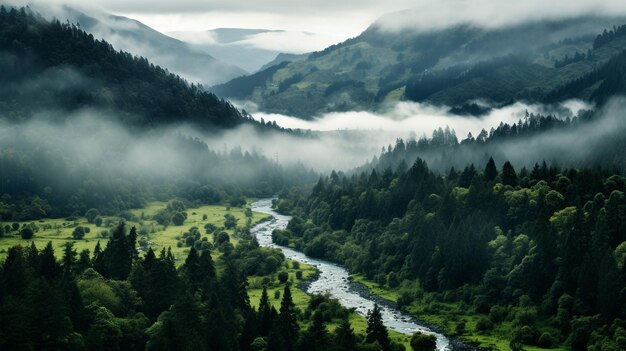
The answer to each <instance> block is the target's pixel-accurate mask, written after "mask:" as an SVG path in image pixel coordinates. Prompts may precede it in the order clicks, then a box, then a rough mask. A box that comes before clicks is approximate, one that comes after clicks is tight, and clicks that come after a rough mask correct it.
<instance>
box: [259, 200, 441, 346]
mask: <svg viewBox="0 0 626 351" xmlns="http://www.w3.org/2000/svg"><path fill="white" fill-rule="evenodd" d="M252 211H256V212H261V213H266V214H269V215H272V216H273V217H274V218H273V219H272V220H270V221H266V222H262V223H259V224H257V225H256V226H254V227H253V228H252V229H251V232H252V234H253V235H255V236H256V238H257V240H258V242H259V245H261V246H263V247H272V248H277V249H280V250H281V251H282V252H283V254H284V255H285V257H287V258H289V259H292V260H295V261H299V262H302V263H306V264H309V265H311V266H314V267H315V268H317V270H318V271H319V277H318V278H317V279H316V280H315V281H313V282H312V283H311V284H310V285H309V287H308V290H307V293H324V292H328V293H329V294H330V296H332V297H334V298H335V299H337V300H339V302H340V303H341V304H342V305H343V306H345V307H347V308H354V309H355V310H356V312H357V313H359V314H361V315H363V316H366V315H367V312H368V311H370V310H372V309H373V308H374V300H373V299H370V298H366V297H364V296H362V295H361V294H359V293H358V291H356V290H355V289H354V288H353V287H352V286H351V284H350V281H349V279H348V277H349V275H350V274H349V273H348V270H347V269H345V268H344V267H342V266H339V265H337V264H335V263H332V262H328V261H324V260H319V259H315V258H311V257H308V256H306V255H305V254H304V253H302V252H300V251H296V250H294V249H291V248H288V247H285V246H280V245H276V244H274V243H273V242H272V232H273V231H274V229H285V228H286V227H287V223H289V220H290V219H291V217H289V216H284V215H281V214H279V213H277V212H275V211H274V210H272V199H263V200H259V201H256V202H254V203H253V204H252ZM380 309H381V314H382V317H383V322H384V324H385V326H386V327H387V328H388V329H391V330H393V331H396V332H399V333H402V334H408V335H410V334H413V333H415V332H418V331H419V332H422V333H426V334H432V335H435V336H436V337H437V350H438V351H447V350H452V349H453V347H452V346H451V343H450V340H449V339H448V338H447V337H446V336H445V335H443V334H440V333H437V332H434V331H432V330H430V329H429V328H428V327H426V326H424V325H420V324H419V323H418V322H417V321H416V320H415V319H414V318H412V317H411V316H409V315H407V314H405V313H403V312H401V311H399V310H397V309H395V308H392V307H389V306H384V305H381V306H380Z"/></svg>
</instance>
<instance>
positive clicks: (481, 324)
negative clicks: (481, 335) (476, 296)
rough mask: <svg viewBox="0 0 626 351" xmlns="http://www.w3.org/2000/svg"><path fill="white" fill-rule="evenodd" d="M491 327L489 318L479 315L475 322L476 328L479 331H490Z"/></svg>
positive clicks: (491, 323)
mask: <svg viewBox="0 0 626 351" xmlns="http://www.w3.org/2000/svg"><path fill="white" fill-rule="evenodd" d="M492 329H493V322H491V321H490V320H489V318H487V317H480V319H479V320H478V322H476V330H477V331H481V332H486V331H490V330H492Z"/></svg>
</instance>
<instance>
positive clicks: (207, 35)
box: [167, 28, 333, 72]
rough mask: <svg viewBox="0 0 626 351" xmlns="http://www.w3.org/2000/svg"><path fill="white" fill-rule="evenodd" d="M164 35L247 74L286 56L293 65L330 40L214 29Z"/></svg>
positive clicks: (263, 31) (266, 31)
mask: <svg viewBox="0 0 626 351" xmlns="http://www.w3.org/2000/svg"><path fill="white" fill-rule="evenodd" d="M167 34H168V35H171V36H173V37H174V38H178V39H180V40H182V41H185V42H187V43H189V44H190V45H193V46H194V47H196V48H198V49H200V50H203V51H205V52H208V53H210V54H211V55H213V56H215V57H217V58H218V59H220V60H222V61H224V62H231V63H233V64H234V65H237V66H239V67H242V68H243V69H245V70H247V71H249V72H257V71H259V70H262V69H265V68H267V65H268V64H269V63H270V62H275V60H276V59H277V56H281V55H287V56H286V57H290V58H291V59H289V60H288V61H295V60H296V59H297V57H300V54H302V53H304V52H311V51H315V50H319V49H320V48H324V47H326V46H328V45H330V44H331V43H333V40H332V38H328V37H326V36H324V35H320V34H313V33H306V32H295V31H285V30H269V29H243V28H217V29H212V30H207V31H201V32H185V31H181V32H170V33H167ZM291 55H293V56H291ZM283 57H285V56H283ZM281 60H285V59H284V58H282V59H281Z"/></svg>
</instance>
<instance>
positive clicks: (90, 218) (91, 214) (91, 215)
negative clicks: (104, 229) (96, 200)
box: [85, 208, 100, 223]
mask: <svg viewBox="0 0 626 351" xmlns="http://www.w3.org/2000/svg"><path fill="white" fill-rule="evenodd" d="M99 215H100V212H99V211H98V210H97V209H95V208H90V209H89V210H87V212H85V218H87V222H89V223H94V221H95V219H96V218H97V217H98V216H99Z"/></svg>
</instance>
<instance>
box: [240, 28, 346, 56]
mask: <svg viewBox="0 0 626 351" xmlns="http://www.w3.org/2000/svg"><path fill="white" fill-rule="evenodd" d="M336 39H337V38H334V37H330V36H326V35H322V34H313V33H305V32H266V33H259V34H255V35H252V36H250V37H249V38H247V39H245V40H241V41H238V42H235V43H234V44H236V45H242V46H251V47H255V48H257V49H265V50H272V51H277V52H284V53H294V54H302V53H306V52H311V51H316V50H322V49H324V48H326V47H328V46H330V45H332V44H334V43H336V41H337V40H336Z"/></svg>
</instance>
